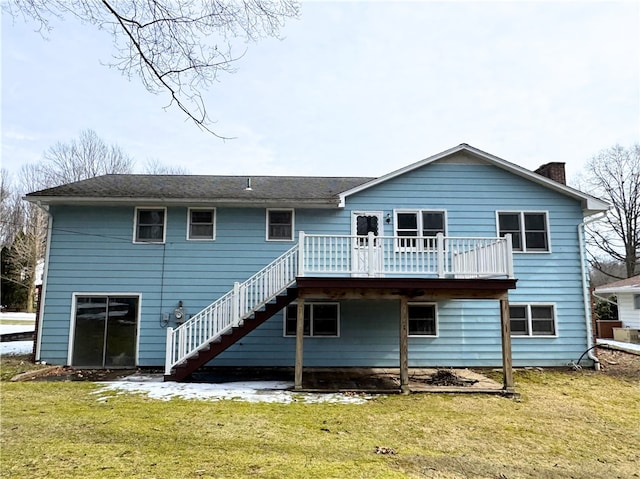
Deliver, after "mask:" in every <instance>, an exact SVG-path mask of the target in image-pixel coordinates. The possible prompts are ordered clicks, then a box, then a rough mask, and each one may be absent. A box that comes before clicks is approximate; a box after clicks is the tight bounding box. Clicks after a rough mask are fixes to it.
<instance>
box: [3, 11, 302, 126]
mask: <svg viewBox="0 0 640 479" xmlns="http://www.w3.org/2000/svg"><path fill="white" fill-rule="evenodd" d="M2 8H3V10H5V11H7V12H8V13H9V14H12V15H13V16H14V18H15V17H16V16H18V14H20V15H21V16H22V17H24V18H25V19H31V20H34V21H35V22H37V23H38V24H39V26H40V30H41V31H43V32H47V31H51V24H50V20H51V19H52V18H63V17H65V16H69V15H72V16H75V17H76V18H78V19H79V20H80V21H82V22H85V23H89V24H92V25H95V26H97V27H98V28H99V29H103V30H106V31H109V32H110V33H111V35H112V38H113V43H114V46H115V49H116V53H115V55H114V60H113V62H111V63H110V64H109V66H111V67H114V68H117V69H118V70H120V71H121V72H122V74H123V75H125V76H127V77H133V76H137V77H139V78H140V80H141V82H142V84H143V85H144V87H145V88H146V89H147V91H149V92H151V93H154V94H158V93H162V92H164V93H165V94H167V96H168V97H169V103H168V106H171V105H173V104H175V105H176V106H177V107H178V108H180V110H182V111H183V112H184V114H185V115H186V116H187V118H188V119H190V120H192V121H193V122H194V123H195V124H196V125H198V126H199V127H200V128H203V129H205V130H207V131H209V132H210V133H212V134H214V135H215V136H218V137H220V138H225V137H224V136H222V135H218V134H217V133H215V132H214V131H212V129H211V125H212V123H213V121H212V120H211V118H210V117H209V114H208V111H207V106H206V105H205V102H204V100H203V98H202V93H203V91H204V90H206V89H207V88H209V87H210V86H211V85H212V84H213V83H214V82H215V81H217V80H218V78H219V75H220V74H221V73H223V72H224V73H233V72H234V67H235V65H234V64H235V62H236V61H237V60H238V59H239V58H241V57H242V55H243V53H242V52H241V54H239V55H236V54H234V53H233V50H234V43H236V42H242V43H243V44H246V43H247V42H255V41H258V40H259V39H261V38H265V37H276V38H279V35H280V29H281V28H282V27H283V25H284V22H285V20H287V19H289V18H295V17H297V16H298V15H299V5H298V3H297V2H296V1H293V0H280V1H272V0H243V1H240V0H236V1H234V0H174V1H172V0H128V1H117V0H10V1H9V2H8V3H6V4H3V7H2ZM242 51H244V48H243V49H242Z"/></svg>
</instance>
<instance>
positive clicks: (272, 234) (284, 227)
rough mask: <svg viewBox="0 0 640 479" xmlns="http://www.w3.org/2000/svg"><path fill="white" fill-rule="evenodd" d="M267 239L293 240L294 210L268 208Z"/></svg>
mask: <svg viewBox="0 0 640 479" xmlns="http://www.w3.org/2000/svg"><path fill="white" fill-rule="evenodd" d="M267 240H269V241H293V210H292V209H287V210H276V209H268V210H267Z"/></svg>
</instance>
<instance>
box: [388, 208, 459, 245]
mask: <svg viewBox="0 0 640 479" xmlns="http://www.w3.org/2000/svg"><path fill="white" fill-rule="evenodd" d="M402 213H415V214H416V218H417V227H418V236H403V237H402V238H417V239H425V238H434V239H435V236H422V231H423V230H424V228H423V224H422V213H443V221H444V233H443V234H444V236H447V234H448V232H449V218H448V217H447V210H445V209H435V208H422V209H421V208H398V209H394V210H393V236H394V238H399V236H398V214H402ZM416 245H420V246H419V247H418V246H416V247H415V248H414V247H400V245H399V240H398V241H396V242H395V244H394V250H395V252H398V251H423V250H424V249H425V248H424V243H423V242H421V241H418V242H417V243H416Z"/></svg>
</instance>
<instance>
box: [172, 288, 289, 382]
mask: <svg viewBox="0 0 640 479" xmlns="http://www.w3.org/2000/svg"><path fill="white" fill-rule="evenodd" d="M297 297H298V289H297V288H296V287H289V288H287V289H286V290H285V291H283V292H282V293H281V294H279V295H278V296H276V297H275V298H274V299H273V300H272V301H270V302H268V303H266V304H265V305H264V307H263V308H261V309H259V310H258V311H255V312H254V313H253V314H252V315H251V316H249V317H248V318H246V319H244V320H243V321H242V322H241V323H240V324H239V325H238V326H234V327H233V328H231V330H230V331H228V332H227V333H225V334H223V335H221V336H219V337H217V338H215V339H214V340H212V341H211V342H209V343H208V344H206V345H204V346H202V347H201V348H200V349H198V351H197V353H196V354H193V355H191V356H190V357H188V358H187V359H186V360H185V361H183V362H182V363H180V364H177V365H176V366H174V367H173V368H172V369H171V372H170V374H165V376H164V380H165V381H184V380H185V379H187V378H188V377H189V376H190V375H191V373H193V372H194V371H196V370H197V369H198V368H200V367H202V366H204V365H205V364H206V363H208V362H209V361H211V360H212V359H213V358H215V357H216V356H217V355H219V354H220V353H222V352H223V351H224V350H226V349H227V348H229V347H230V346H232V345H233V344H235V343H236V342H238V341H239V340H240V339H242V338H243V337H245V336H246V335H247V334H249V333H250V332H251V331H253V330H254V329H256V328H257V327H258V326H260V325H261V324H262V323H264V322H265V321H266V320H267V319H269V318H271V317H273V316H274V315H275V314H277V313H278V312H280V311H282V310H283V309H284V308H285V307H286V306H287V305H289V304H290V303H291V302H292V301H294V300H295V299H296V298H297Z"/></svg>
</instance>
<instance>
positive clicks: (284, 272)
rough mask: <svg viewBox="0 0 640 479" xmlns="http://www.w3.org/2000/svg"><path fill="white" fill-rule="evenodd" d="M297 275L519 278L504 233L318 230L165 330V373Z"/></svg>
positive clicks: (235, 324)
mask: <svg viewBox="0 0 640 479" xmlns="http://www.w3.org/2000/svg"><path fill="white" fill-rule="evenodd" d="M297 276H336V277H338V276H367V277H382V276H384V277H436V278H489V277H500V276H505V277H507V278H513V261H512V247H511V236H510V235H506V236H505V237H504V238H456V237H445V236H443V235H442V234H438V235H437V236H433V237H411V236H375V235H374V234H373V233H369V235H368V236H354V235H317V234H305V233H304V232H300V237H299V241H298V244H297V245H295V246H294V247H293V248H291V249H290V250H289V251H287V252H286V253H284V254H283V255H282V256H280V257H279V258H277V259H276V260H274V261H273V262H272V263H271V264H269V265H268V266H266V267H265V268H263V269H262V270H260V271H259V272H258V273H256V274H255V275H253V276H252V277H251V278H249V279H248V280H246V281H245V282H243V283H235V284H234V287H233V289H232V290H231V291H229V292H228V293H227V294H225V295H224V296H222V297H221V298H220V299H218V300H216V301H215V302H213V303H211V304H210V305H209V306H207V307H206V308H205V309H203V310H202V311H200V312H199V313H197V314H196V315H195V316H193V317H191V318H190V319H189V320H187V321H186V322H184V323H183V324H181V325H180V326H178V327H177V328H175V329H174V328H167V345H166V347H167V351H166V363H165V374H170V373H171V369H172V368H174V367H175V366H176V365H177V364H179V363H181V362H183V361H185V360H186V359H187V358H188V357H190V356H191V355H193V354H195V352H197V351H198V350H199V349H200V348H202V347H204V346H206V345H207V344H208V343H210V342H211V341H213V340H215V339H216V338H218V337H220V336H221V335H223V334H225V333H226V332H227V331H230V330H231V328H233V327H235V326H238V325H239V324H240V323H241V321H242V320H243V319H245V318H247V317H249V316H250V315H251V314H252V313H253V312H254V311H256V310H258V309H259V308H260V307H262V306H263V305H265V304H266V303H268V302H269V301H271V300H272V299H273V298H275V297H276V296H277V295H278V294H280V293H281V292H283V291H284V290H285V289H286V288H287V287H289V286H291V285H292V284H293V283H294V282H295V279H296V277H297Z"/></svg>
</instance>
